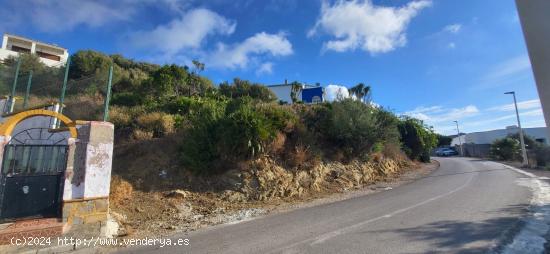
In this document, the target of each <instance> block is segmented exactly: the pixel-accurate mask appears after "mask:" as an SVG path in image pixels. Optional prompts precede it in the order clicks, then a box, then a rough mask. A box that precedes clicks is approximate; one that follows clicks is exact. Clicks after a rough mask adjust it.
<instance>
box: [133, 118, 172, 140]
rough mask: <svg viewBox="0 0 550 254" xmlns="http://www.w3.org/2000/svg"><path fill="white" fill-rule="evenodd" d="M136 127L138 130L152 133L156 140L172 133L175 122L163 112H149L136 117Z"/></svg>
mask: <svg viewBox="0 0 550 254" xmlns="http://www.w3.org/2000/svg"><path fill="white" fill-rule="evenodd" d="M136 125H137V127H138V128H139V129H141V130H144V131H147V132H151V133H153V137H155V138H158V137H162V136H165V135H167V134H171V133H174V131H175V128H174V126H175V120H174V117H173V116H172V115H170V114H166V113H163V112H151V113H146V114H142V115H140V116H138V118H137V119H136Z"/></svg>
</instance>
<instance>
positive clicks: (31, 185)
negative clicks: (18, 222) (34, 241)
mask: <svg viewBox="0 0 550 254" xmlns="http://www.w3.org/2000/svg"><path fill="white" fill-rule="evenodd" d="M67 152H68V146H67V145H43V144H40V145H37V144H34V145H31V144H8V145H6V146H5V148H4V157H3V163H2V171H1V173H0V221H10V220H14V219H17V218H45V217H59V216H60V212H61V202H62V195H63V182H64V172H65V169H66V166H67Z"/></svg>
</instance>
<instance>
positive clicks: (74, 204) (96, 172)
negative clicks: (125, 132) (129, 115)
mask: <svg viewBox="0 0 550 254" xmlns="http://www.w3.org/2000/svg"><path fill="white" fill-rule="evenodd" d="M113 141H114V126H113V124H111V123H108V122H88V123H87V124H85V125H82V126H80V127H79V128H78V140H69V159H68V161H67V171H66V178H65V189H64V193H63V220H64V221H65V222H67V223H68V225H78V224H88V223H95V222H105V221H107V215H108V212H109V190H110V184H111V166H112V161H113Z"/></svg>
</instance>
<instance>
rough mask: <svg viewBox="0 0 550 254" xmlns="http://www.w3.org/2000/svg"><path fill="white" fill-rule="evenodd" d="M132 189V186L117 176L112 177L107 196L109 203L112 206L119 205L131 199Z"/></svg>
mask: <svg viewBox="0 0 550 254" xmlns="http://www.w3.org/2000/svg"><path fill="white" fill-rule="evenodd" d="M133 193H134V188H133V187H132V185H131V184H130V183H129V182H127V181H125V180H124V179H122V178H120V177H119V176H117V175H113V177H112V178H111V193H110V194H109V202H110V203H111V204H114V205H120V204H122V203H123V202H124V201H126V200H129V199H131V198H132V195H133Z"/></svg>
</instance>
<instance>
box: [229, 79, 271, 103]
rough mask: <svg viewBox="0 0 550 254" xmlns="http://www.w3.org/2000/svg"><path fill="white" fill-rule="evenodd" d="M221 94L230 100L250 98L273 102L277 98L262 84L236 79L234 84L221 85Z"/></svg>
mask: <svg viewBox="0 0 550 254" xmlns="http://www.w3.org/2000/svg"><path fill="white" fill-rule="evenodd" d="M219 90H220V93H221V94H222V95H224V96H226V97H228V98H241V97H250V98H252V99H255V100H260V101H265V102H273V101H275V100H277V96H275V94H274V93H273V92H271V90H269V88H267V87H266V86H264V85H262V84H256V83H251V82H249V81H247V80H241V79H238V78H235V79H234V80H233V84H229V83H227V82H225V83H222V84H220V86H219Z"/></svg>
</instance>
